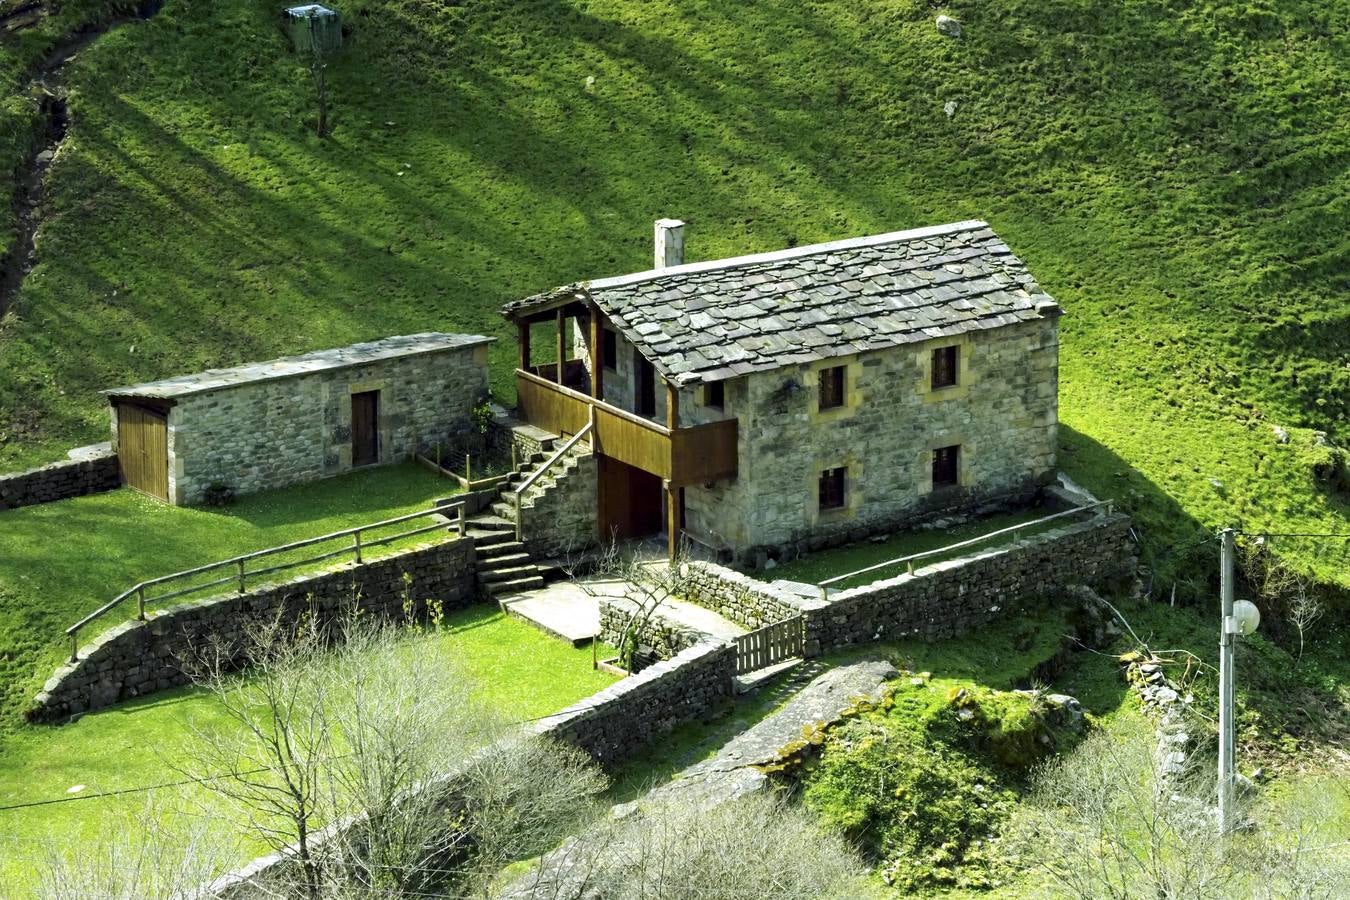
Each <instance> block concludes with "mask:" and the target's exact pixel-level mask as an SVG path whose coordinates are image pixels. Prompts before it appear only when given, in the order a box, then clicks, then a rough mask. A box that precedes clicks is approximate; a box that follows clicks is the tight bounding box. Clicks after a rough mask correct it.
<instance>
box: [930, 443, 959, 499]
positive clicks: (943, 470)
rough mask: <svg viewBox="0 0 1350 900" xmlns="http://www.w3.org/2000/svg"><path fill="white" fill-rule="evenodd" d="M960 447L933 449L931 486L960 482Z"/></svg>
mask: <svg viewBox="0 0 1350 900" xmlns="http://www.w3.org/2000/svg"><path fill="white" fill-rule="evenodd" d="M960 461H961V447H960V445H959V444H958V445H956V446H953V447H939V448H937V449H936V450H934V451H933V487H934V489H936V488H941V487H952V486H954V485H956V484H959V483H960V480H961V479H960V474H961V466H960Z"/></svg>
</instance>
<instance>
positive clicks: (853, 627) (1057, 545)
mask: <svg viewBox="0 0 1350 900" xmlns="http://www.w3.org/2000/svg"><path fill="white" fill-rule="evenodd" d="M1135 565H1136V560H1135V553H1134V546H1133V543H1132V542H1131V540H1130V520H1129V517H1128V516H1123V515H1105V514H1101V515H1096V516H1094V517H1093V518H1092V519H1090V520H1089V521H1087V522H1080V523H1076V524H1072V525H1066V526H1064V527H1061V528H1056V529H1054V530H1052V531H1047V532H1045V533H1043V534H1040V535H1037V536H1036V537H1034V538H1031V539H1029V540H1027V541H1026V542H1024V543H1020V544H1018V545H1016V546H1004V547H1001V548H998V549H995V550H989V551H986V552H984V553H979V554H975V555H973V556H967V557H962V558H961V559H955V560H951V561H948V562H941V563H937V564H935V565H932V566H927V567H924V568H921V569H916V570H915V572H914V574H913V575H908V574H905V575H900V576H897V577H895V578H888V579H885V580H883V581H878V582H876V583H874V584H870V585H867V586H865V587H860V588H852V589H850V590H845V591H840V592H838V593H835V594H831V595H830V598H829V602H828V603H827V604H825V605H824V606H822V607H821V608H820V609H818V610H814V611H811V612H808V614H807V616H806V652H807V655H808V656H810V655H814V654H816V653H824V652H827V651H829V650H833V649H836V648H839V647H847V646H850V645H853V644H864V643H867V642H869V641H878V640H890V639H893V638H900V637H910V636H917V637H922V638H924V639H925V640H941V639H944V638H951V637H956V636H958V635H962V634H966V633H967V632H969V631H971V630H972V629H974V628H977V627H979V626H980V625H983V624H984V623H986V622H988V621H990V620H992V619H993V618H995V617H996V616H998V615H999V614H1000V613H1001V612H1003V611H1004V610H1006V609H1008V608H1009V607H1010V606H1012V605H1013V604H1015V603H1017V602H1018V601H1020V600H1024V599H1026V598H1028V597H1032V596H1036V595H1045V594H1048V593H1051V592H1052V591H1054V590H1056V589H1059V588H1062V587H1065V586H1068V585H1072V584H1086V585H1089V586H1091V587H1105V586H1108V585H1110V584H1112V583H1113V582H1117V581H1123V580H1126V579H1129V578H1133V577H1134V573H1135Z"/></svg>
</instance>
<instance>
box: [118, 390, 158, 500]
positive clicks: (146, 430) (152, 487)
mask: <svg viewBox="0 0 1350 900" xmlns="http://www.w3.org/2000/svg"><path fill="white" fill-rule="evenodd" d="M117 462H118V465H119V467H120V468H121V470H122V481H124V482H125V483H126V484H127V485H128V486H129V487H132V488H135V489H136V490H138V491H140V492H141V493H144V494H149V495H150V496H151V497H158V498H159V499H160V500H168V499H169V417H168V415H167V414H166V413H164V412H162V411H160V410H156V409H151V408H150V407H148V406H141V405H140V404H137V403H126V402H122V403H118V404H117Z"/></svg>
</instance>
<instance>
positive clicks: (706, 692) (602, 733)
mask: <svg viewBox="0 0 1350 900" xmlns="http://www.w3.org/2000/svg"><path fill="white" fill-rule="evenodd" d="M735 678H736V647H735V645H734V644H729V643H723V642H721V641H705V642H703V643H701V644H698V645H696V646H693V647H690V648H689V649H687V650H685V651H683V652H681V653H679V654H677V655H676V656H674V657H672V658H671V659H667V660H664V661H662V662H659V663H656V664H655V665H653V666H649V667H647V668H646V669H643V670H642V671H641V672H639V673H638V674H636V675H631V676H629V677H628V678H625V679H623V680H621V681H617V682H615V683H614V684H612V685H610V686H609V687H607V688H605V689H604V690H602V691H600V692H599V693H597V694H593V695H592V696H590V697H587V698H586V699H585V700H582V701H581V702H580V703H576V704H574V705H572V706H570V707H568V708H567V709H565V710H563V711H562V712H561V713H559V714H558V715H557V716H551V717H549V718H547V719H544V720H543V721H542V722H539V723H538V725H537V727H536V729H535V730H536V732H537V733H539V734H544V735H548V736H550V737H553V738H556V739H557V740H560V741H564V742H566V743H569V744H572V745H573V746H575V747H579V748H581V749H582V750H585V751H586V752H587V753H589V754H591V756H593V757H595V759H596V760H597V761H599V762H600V764H601V765H612V764H614V763H616V762H620V761H622V760H624V759H626V758H628V757H629V756H631V755H633V754H634V753H636V752H637V751H639V750H641V749H642V748H643V747H645V746H646V745H647V744H649V743H651V742H652V741H653V740H655V739H656V738H658V737H660V736H661V735H663V734H666V733H668V732H669V731H670V730H671V729H673V728H674V727H675V726H677V725H681V724H683V723H685V722H692V721H694V720H696V719H701V718H703V717H705V716H707V715H708V714H709V713H711V712H712V711H713V710H714V709H716V708H718V707H719V706H721V705H722V704H724V703H726V702H728V701H729V700H730V699H731V697H732V693H733V691H734V688H735Z"/></svg>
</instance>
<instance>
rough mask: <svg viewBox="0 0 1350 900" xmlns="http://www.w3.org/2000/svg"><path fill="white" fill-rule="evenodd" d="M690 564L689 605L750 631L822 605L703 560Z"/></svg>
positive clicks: (816, 601)
mask: <svg viewBox="0 0 1350 900" xmlns="http://www.w3.org/2000/svg"><path fill="white" fill-rule="evenodd" d="M687 565H688V569H687V579H688V582H689V585H690V595H689V600H690V602H692V603H697V604H698V605H699V606H704V607H707V608H708V609H711V610H713V611H715V612H717V613H718V614H720V615H721V616H722V618H724V619H728V620H730V621H732V622H735V623H736V624H737V625H740V626H741V627H742V628H748V629H750V630H751V631H753V630H755V629H756V628H762V627H763V626H765V625H771V624H773V623H774V622H781V621H783V620H784V619H790V618H792V617H793V616H797V615H801V614H802V613H804V612H806V611H807V610H813V609H818V608H820V606H821V603H820V601H819V600H813V599H811V598H809V597H798V596H797V595H795V594H790V593H788V592H787V591H782V590H779V589H778V588H776V587H774V586H773V585H770V584H766V583H764V582H763V581H760V580H759V579H757V578H751V577H750V576H749V575H743V574H741V573H740V572H737V571H736V570H735V569H728V568H727V567H726V566H719V565H717V564H716V563H710V562H703V561H701V560H699V561H694V562H690V563H688V564H687Z"/></svg>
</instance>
